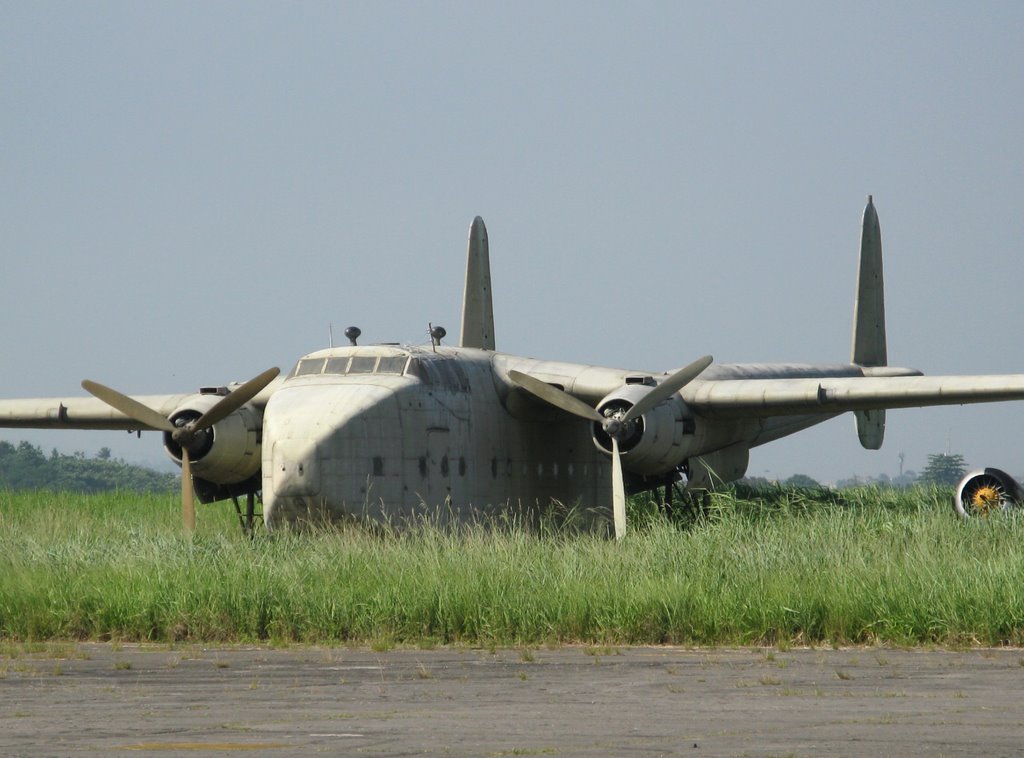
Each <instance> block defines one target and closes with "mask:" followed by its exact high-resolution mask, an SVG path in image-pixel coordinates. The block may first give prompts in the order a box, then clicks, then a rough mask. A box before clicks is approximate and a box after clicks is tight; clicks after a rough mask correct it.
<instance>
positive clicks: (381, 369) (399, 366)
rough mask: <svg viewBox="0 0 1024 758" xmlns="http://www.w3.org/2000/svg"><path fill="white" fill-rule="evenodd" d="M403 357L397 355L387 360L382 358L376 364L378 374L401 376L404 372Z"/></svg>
mask: <svg viewBox="0 0 1024 758" xmlns="http://www.w3.org/2000/svg"><path fill="white" fill-rule="evenodd" d="M405 360H406V358H405V356H404V355H397V356H392V357H389V358H386V357H382V358H381V359H380V363H378V364H377V373H378V374H399V375H400V374H401V373H402V371H404V370H405Z"/></svg>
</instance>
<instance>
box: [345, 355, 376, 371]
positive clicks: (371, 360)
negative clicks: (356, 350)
mask: <svg viewBox="0 0 1024 758" xmlns="http://www.w3.org/2000/svg"><path fill="white" fill-rule="evenodd" d="M376 365H377V356H375V355H356V356H354V357H353V358H352V365H351V366H349V367H348V373H350V374H372V373H373V369H374V367H375V366H376Z"/></svg>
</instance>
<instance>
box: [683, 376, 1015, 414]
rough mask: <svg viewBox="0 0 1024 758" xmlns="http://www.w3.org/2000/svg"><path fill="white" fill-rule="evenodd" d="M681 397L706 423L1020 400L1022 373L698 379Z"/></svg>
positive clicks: (684, 390)
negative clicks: (709, 421) (707, 421)
mask: <svg viewBox="0 0 1024 758" xmlns="http://www.w3.org/2000/svg"><path fill="white" fill-rule="evenodd" d="M682 396H683V399H684V400H685V401H686V403H687V405H689V406H690V407H691V408H692V409H693V410H694V411H695V412H696V413H699V414H700V415H701V416H705V417H708V418H745V417H760V416H796V415H805V414H814V413H827V414H836V413H843V412H845V411H864V410H881V409H883V408H920V407H924V406H929V405H964V404H966V403H991V402H997V401H1003V400H1024V374H1005V375H983V376H893V377H836V378H824V377H822V378H813V379H725V380H703V381H701V380H700V379H698V380H696V381H694V382H692V383H691V384H689V385H688V386H687V387H685V388H684V389H683V392H682Z"/></svg>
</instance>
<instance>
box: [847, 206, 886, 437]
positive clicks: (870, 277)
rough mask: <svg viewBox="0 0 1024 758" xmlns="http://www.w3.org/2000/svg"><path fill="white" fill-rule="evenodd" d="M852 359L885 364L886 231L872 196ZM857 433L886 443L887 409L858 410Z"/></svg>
mask: <svg viewBox="0 0 1024 758" xmlns="http://www.w3.org/2000/svg"><path fill="white" fill-rule="evenodd" d="M850 360H851V362H852V363H856V364H857V365H858V366H868V367H873V366H885V365H887V362H888V356H887V355H886V347H885V291H884V287H883V284H882V232H881V228H880V227H879V225H878V214H877V213H876V212H875V205H874V203H873V202H872V200H871V196H870V195H868V204H867V207H865V208H864V224H863V226H862V228H861V234H860V264H859V271H858V275H857V294H856V300H855V301H854V305H853V350H852V356H851V359H850ZM855 416H856V418H857V436H858V437H860V444H861V445H862V446H863V447H865V448H867V449H868V450H877V449H878V448H880V447H881V446H882V438H883V436H884V434H885V411H884V410H872V411H856V413H855Z"/></svg>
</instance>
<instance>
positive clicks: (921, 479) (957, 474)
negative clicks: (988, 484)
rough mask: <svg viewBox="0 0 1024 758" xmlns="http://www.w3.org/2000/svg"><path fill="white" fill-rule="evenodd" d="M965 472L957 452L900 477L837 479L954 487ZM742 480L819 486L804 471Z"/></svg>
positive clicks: (844, 483) (855, 483)
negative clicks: (774, 478) (775, 478)
mask: <svg viewBox="0 0 1024 758" xmlns="http://www.w3.org/2000/svg"><path fill="white" fill-rule="evenodd" d="M966 473H967V463H966V462H965V461H964V457H963V456H962V455H960V454H959V453H954V454H949V453H933V454H931V455H929V456H928V465H926V466H925V468H924V471H922V472H921V473H920V474H918V473H917V472H916V471H905V472H904V473H902V474H900V475H899V476H892V477H891V476H889V475H888V474H879V475H878V476H876V477H860V476H854V477H851V478H849V479H840V480H839V481H837V482H836V487H837V488H838V489H844V488H846V487H863V486H865V485H871V486H880V487H913V486H914V485H917V484H923V485H936V486H939V487H953V486H956V485H957V484H958V483H959V482H960V480H961V479H962V478H963V476H964V474H966ZM743 481H744V483H746V484H749V485H752V486H764V485H767V484H779V485H781V486H783V487H797V488H803V489H813V488H815V487H821V486H822V485H821V484H820V483H819V482H818V481H817V480H815V479H813V478H812V477H809V476H807V474H793V476H791V477H789V478H787V479H780V480H779V481H778V482H770V481H769V480H768V479H766V478H764V477H746V478H745V479H744V480H743Z"/></svg>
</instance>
